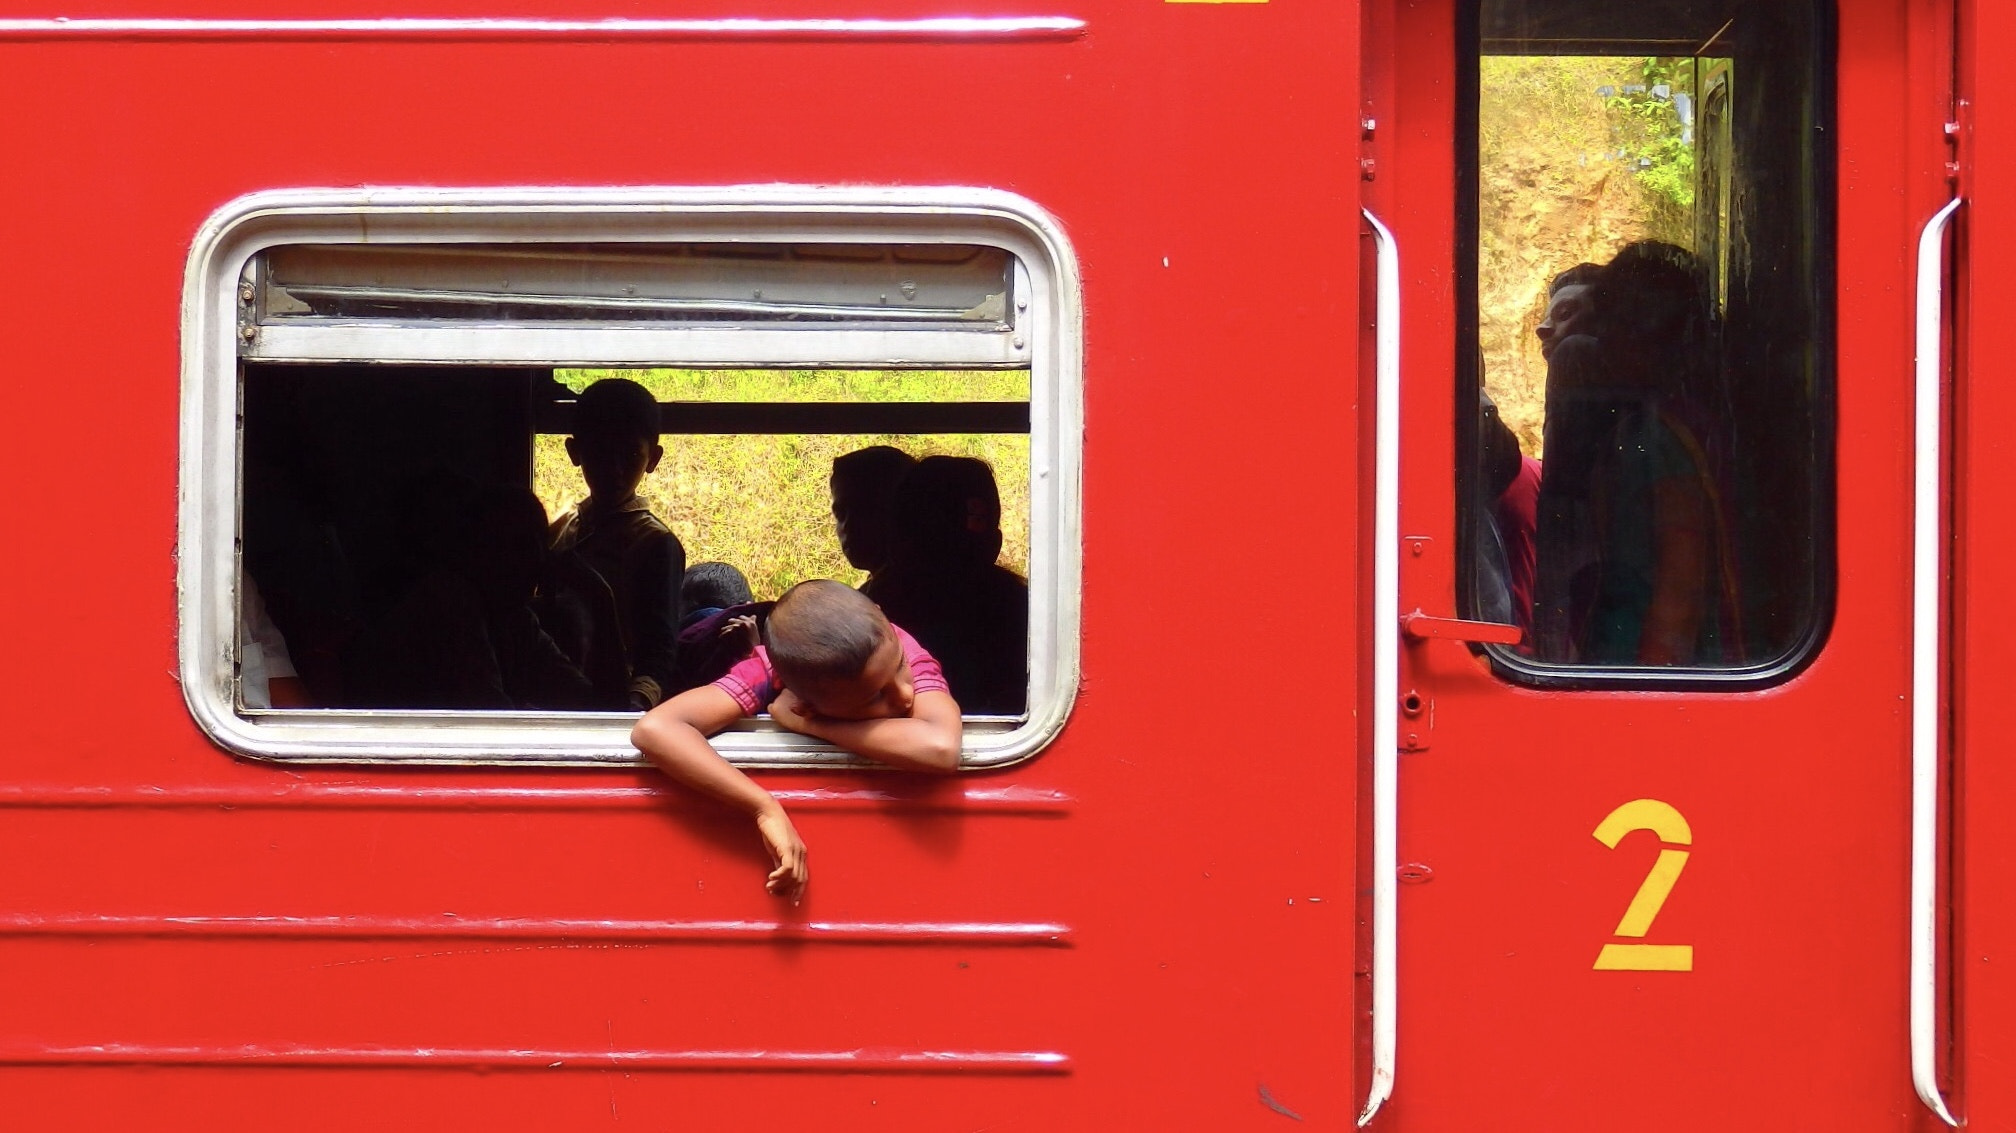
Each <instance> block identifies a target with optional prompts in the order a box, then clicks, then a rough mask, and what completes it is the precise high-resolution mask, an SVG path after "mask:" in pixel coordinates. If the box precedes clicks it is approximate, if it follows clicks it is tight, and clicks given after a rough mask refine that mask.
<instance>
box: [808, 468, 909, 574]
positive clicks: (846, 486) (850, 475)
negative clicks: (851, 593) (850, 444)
mask: <svg viewBox="0 0 2016 1133" xmlns="http://www.w3.org/2000/svg"><path fill="white" fill-rule="evenodd" d="M916 466H917V459H916V458H915V457H913V456H911V455H910V454H909V453H907V452H904V451H903V450H901V449H897V448H891V447H889V446H888V445H871V446H869V447H868V448H863V449H856V450H854V451H853V452H850V453H847V454H845V455H842V456H836V457H834V458H833V476H832V479H830V480H829V481H827V484H828V487H829V488H830V489H831V490H832V493H833V527H834V530H835V532H836V534H838V536H839V538H840V553H841V554H843V555H846V556H847V563H848V565H849V566H852V567H853V568H854V569H855V570H865V571H867V572H868V576H869V577H870V578H871V579H872V578H873V577H874V576H875V573H876V572H877V571H879V570H882V569H883V568H884V567H887V566H888V565H889V560H890V558H891V556H893V555H894V554H895V551H896V528H895V518H894V512H893V511H892V510H891V509H892V505H893V504H894V502H895V499H896V486H897V485H898V484H901V483H902V482H903V477H905V476H907V475H909V474H910V470H911V469H912V468H915V467H916Z"/></svg>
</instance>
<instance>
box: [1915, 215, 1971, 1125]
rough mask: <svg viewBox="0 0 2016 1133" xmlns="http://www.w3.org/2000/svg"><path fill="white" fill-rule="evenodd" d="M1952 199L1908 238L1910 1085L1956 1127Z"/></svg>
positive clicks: (1942, 1117)
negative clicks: (1911, 265) (1949, 379)
mask: <svg viewBox="0 0 2016 1133" xmlns="http://www.w3.org/2000/svg"><path fill="white" fill-rule="evenodd" d="M1959 208H1960V198H1958V197H1955V198H1954V199H1953V200H1951V201H1948V202H1947V203H1946V207H1944V208H1942V209H1940V210H1939V211H1938V212H1937V213H1935V214H1934V215H1933V217H1932V219H1931V220H1928V221H1926V222H1925V230H1924V231H1923V232H1922V233H1920V234H1919V237H1918V319H1917V369H1916V405H1915V415H1916V448H1915V452H1916V456H1915V465H1914V476H1915V479H1916V491H1915V494H1914V497H1913V502H1912V529H1911V544H1912V551H1911V1084H1912V1085H1913V1086H1914V1087H1916V1088H1917V1090H1918V1097H1919V1099H1920V1100H1922V1101H1923V1102H1924V1103H1925V1105H1926V1106H1927V1107H1928V1108H1930V1109H1931V1110H1932V1112H1933V1113H1935V1114H1938V1115H1939V1119H1940V1120H1941V1121H1944V1122H1945V1123H1946V1124H1948V1125H1951V1126H1954V1127H1955V1128H1958V1127H1959V1125H1960V1122H1959V1120H1958V1119H1957V1118H1955V1117H1954V1116H1953V1114H1952V1112H1951V1111H1949V1110H1948V1109H1947V1108H1946V1099H1945V1097H1944V1096H1942V1095H1941V1094H1940V1092H1939V1080H1938V1047H1937V1042H1938V1034H1937V1030H1938V989H1939V957H1938V947H1937V946H1938V913H1939V661H1940V658H1941V654H1942V650H1943V648H1944V642H1942V641H1941V634H1940V629H1941V626H1942V619H1941V618H1940V615H1939V610H1940V606H1939V559H1940V554H1939V553H1940V550H1941V548H1942V542H1941V540H1940V522H1939V520H1940V517H1941V510H1942V509H1941V507H1940V494H1939V487H1940V472H1941V470H1942V468H1943V463H1942V457H1941V454H1940V451H1939V430H1940V426H1941V425H1942V424H1943V422H1944V420H1945V405H1944V404H1943V402H1942V400H1941V398H1940V396H1939V395H1940V380H1941V378H1942V377H1943V376H1944V371H1945V359H1944V358H1943V357H1942V356H1941V345H1942V340H1943V337H1944V331H1945V313H1946V312H1945V295H1944V287H1945V275H1946V256H1945V250H1946V242H1945V238H1946V229H1947V226H1948V225H1950V224H1951V223H1952V220H1953V214H1954V213H1955V212H1956V211H1958V210H1959Z"/></svg>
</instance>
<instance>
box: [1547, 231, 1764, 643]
mask: <svg viewBox="0 0 2016 1133" xmlns="http://www.w3.org/2000/svg"><path fill="white" fill-rule="evenodd" d="M1700 278H1701V277H1700V272H1699V271H1698V269H1697V265H1696V263H1695V260H1694V257H1693V255H1692V254H1691V253H1689V252H1687V251H1686V250H1684V249H1682V248H1678V247H1675V246H1673V245H1671V244H1663V243H1658V242H1654V241H1644V242H1641V243H1637V244H1632V245H1630V246H1628V247H1626V248H1625V249H1624V250H1623V251H1621V252H1619V253H1618V255H1617V257H1616V258H1615V259H1614V260H1612V261H1611V262H1610V263H1609V264H1607V265H1605V266H1604V267H1603V268H1602V269H1601V271H1600V272H1598V273H1596V275H1595V278H1594V280H1593V282H1591V283H1590V284H1589V285H1588V288H1589V289H1588V291H1587V292H1586V293H1585V295H1584V296H1582V297H1581V298H1583V299H1586V301H1587V307H1586V309H1585V310H1581V311H1577V312H1573V313H1571V317H1570V319H1569V320H1568V321H1569V322H1570V323H1571V326H1570V327H1569V328H1568V329H1569V330H1570V331H1571V332H1572V333H1565V334H1554V335H1550V336H1546V337H1543V340H1542V343H1543V349H1545V350H1546V352H1547V353H1548V356H1549V357H1548V367H1547V419H1546V426H1545V428H1546V436H1545V445H1546V453H1547V461H1546V475H1545V476H1544V478H1543V479H1542V481H1541V487H1540V505H1539V517H1538V526H1539V537H1538V541H1539V547H1538V553H1537V557H1538V564H1537V577H1536V581H1535V590H1536V594H1535V639H1536V642H1535V649H1536V654H1537V655H1538V656H1539V657H1540V659H1542V660H1547V661H1557V662H1570V663H1580V664H1591V665H1647V666H1663V665H1701V664H1713V663H1717V662H1721V661H1726V660H1730V659H1733V657H1734V652H1735V644H1736V642H1735V637H1734V633H1733V629H1732V625H1731V624H1730V623H1731V622H1732V621H1733V612H1734V608H1735V607H1734V603H1733V602H1732V601H1729V600H1728V595H1727V591H1728V586H1729V580H1730V579H1731V578H1732V577H1733V575H1732V573H1731V572H1730V571H1728V570H1727V569H1726V566H1725V564H1724V562H1723V559H1724V557H1725V556H1726V554H1727V552H1728V549H1727V546H1726V540H1725V539H1724V538H1723V524H1722V522H1721V519H1720V504H1719V493H1718V491H1717V489H1716V476H1715V474H1714V467H1713V459H1712V457H1711V454H1710V451H1709V450H1710V448H1711V447H1712V441H1713V433H1714V430H1713V429H1711V428H1709V427H1708V425H1707V423H1706V420H1705V414H1704V413H1703V411H1702V407H1701V399H1700V397H1699V393H1700V390H1701V388H1702V386H1703V384H1704V383H1705V382H1706V381H1707V377H1708V374H1709V373H1710V372H1711V367H1710V364H1709V360H1708V357H1707V350H1708V347H1709V344H1710V342H1709V340H1710V321H1711V320H1710V318H1709V314H1708V308H1707V304H1706V301H1705V295H1704V292H1703V290H1702V287H1701V284H1700ZM1551 313H1552V312H1551V310H1550V315H1551ZM1555 329H1557V330H1558V329H1560V328H1559V327H1558V320H1557V327H1556V328H1555ZM1550 339H1551V341H1550Z"/></svg>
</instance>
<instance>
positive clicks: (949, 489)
mask: <svg viewBox="0 0 2016 1133" xmlns="http://www.w3.org/2000/svg"><path fill="white" fill-rule="evenodd" d="M896 542H897V555H898V557H899V558H901V559H904V560H911V561H922V562H933V563H942V564H946V565H968V566H990V565H992V564H993V562H994V559H995V558H996V556H998V555H1000V553H1001V493H1000V490H999V489H997V488H996V487H995V486H994V469H992V468H991V467H989V466H988V464H987V462H986V461H984V460H978V459H976V458H974V457H970V456H927V457H925V458H924V459H923V460H920V461H918V462H917V467H916V468H913V469H911V470H910V475H908V476H905V477H904V478H903V483H902V484H901V485H900V486H898V487H897V489H896Z"/></svg>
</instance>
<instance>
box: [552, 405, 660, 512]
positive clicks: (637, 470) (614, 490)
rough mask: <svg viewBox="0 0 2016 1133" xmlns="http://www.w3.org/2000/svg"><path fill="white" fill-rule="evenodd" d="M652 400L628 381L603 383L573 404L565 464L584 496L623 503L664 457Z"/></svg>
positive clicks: (655, 407)
mask: <svg viewBox="0 0 2016 1133" xmlns="http://www.w3.org/2000/svg"><path fill="white" fill-rule="evenodd" d="M658 430H659V421H658V400H657V399H656V398H654V397H652V396H651V391H650V390H647V389H645V388H644V387H643V386H641V385H638V384H637V383H636V382H633V381H631V380H630V379H628V378H604V379H602V380H601V381H599V382H596V383H594V384H592V385H590V386H589V387H588V388H587V389H585V390H583V391H582V392H581V397H580V398H579V399H578V400H577V401H575V403H574V435H573V436H571V437H569V438H567V459H569V460H571V461H573V462H574V465H575V467H577V468H579V469H580V470H581V478H582V479H583V480H586V481H587V482H588V494H589V496H591V497H600V498H604V499H611V500H622V499H627V498H628V497H629V496H630V494H631V493H632V492H635V491H636V490H637V485H638V483H640V482H641V481H642V480H643V479H644V477H645V476H646V475H647V474H648V473H650V471H651V470H652V469H654V468H656V467H658V462H659V461H660V460H662V459H664V457H665V448H664V446H663V445H661V444H659V443H658Z"/></svg>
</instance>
